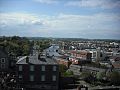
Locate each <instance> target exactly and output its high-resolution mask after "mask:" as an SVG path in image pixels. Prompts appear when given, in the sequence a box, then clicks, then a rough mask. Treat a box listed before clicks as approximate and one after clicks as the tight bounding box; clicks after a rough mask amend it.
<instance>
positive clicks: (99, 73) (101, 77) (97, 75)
mask: <svg viewBox="0 0 120 90" xmlns="http://www.w3.org/2000/svg"><path fill="white" fill-rule="evenodd" d="M104 77H106V75H105V72H97V74H96V78H97V79H98V80H103V79H104Z"/></svg>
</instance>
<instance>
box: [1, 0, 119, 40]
mask: <svg viewBox="0 0 120 90" xmlns="http://www.w3.org/2000/svg"><path fill="white" fill-rule="evenodd" d="M3 35H4V36H14V35H17V36H25V37H55V38H88V39H120V0H0V36H3Z"/></svg>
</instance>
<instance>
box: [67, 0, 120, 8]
mask: <svg viewBox="0 0 120 90" xmlns="http://www.w3.org/2000/svg"><path fill="white" fill-rule="evenodd" d="M65 5H66V6H78V7H91V8H96V7H99V8H105V9H110V8H120V1H119V0H76V1H69V2H67V3H66V4H65Z"/></svg>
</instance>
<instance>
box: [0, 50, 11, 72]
mask: <svg viewBox="0 0 120 90" xmlns="http://www.w3.org/2000/svg"><path fill="white" fill-rule="evenodd" d="M8 69H9V60H8V54H7V53H6V52H5V51H3V50H0V71H8Z"/></svg>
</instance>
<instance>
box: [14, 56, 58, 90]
mask: <svg viewBox="0 0 120 90" xmlns="http://www.w3.org/2000/svg"><path fill="white" fill-rule="evenodd" d="M16 64H17V82H18V86H20V87H22V88H25V89H26V90H58V89H59V66H58V64H57V62H56V60H55V59H53V58H50V57H49V58H48V57H46V56H45V55H42V56H39V57H38V55H33V56H32V55H31V56H24V57H22V58H20V59H19V60H18V61H17V63H16Z"/></svg>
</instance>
